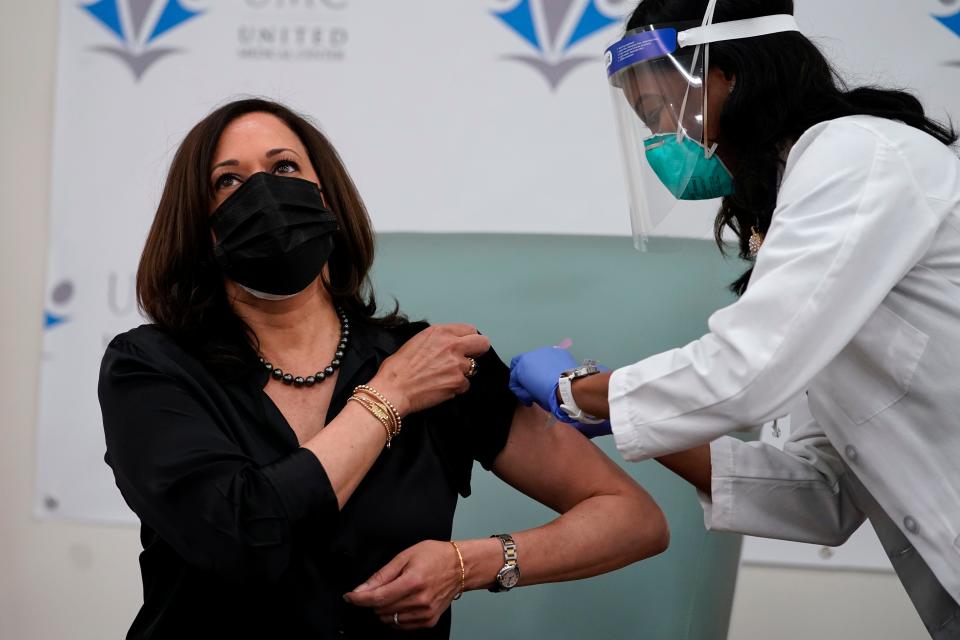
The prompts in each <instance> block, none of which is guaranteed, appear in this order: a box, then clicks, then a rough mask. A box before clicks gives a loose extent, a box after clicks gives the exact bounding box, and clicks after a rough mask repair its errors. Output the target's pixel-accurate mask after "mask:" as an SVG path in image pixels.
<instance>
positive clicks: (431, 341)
mask: <svg viewBox="0 0 960 640" xmlns="http://www.w3.org/2000/svg"><path fill="white" fill-rule="evenodd" d="M489 350H490V340H489V339H488V338H486V337H485V336H481V335H480V334H478V333H477V329H476V327H473V326H471V325H467V324H440V325H435V326H432V327H428V328H426V329H424V330H423V331H421V332H420V333H418V334H417V335H415V336H414V337H412V338H411V339H410V340H408V341H407V343H406V344H404V345H403V346H402V347H401V348H400V349H399V350H398V351H397V352H396V353H394V354H393V355H392V356H390V357H389V358H387V359H386V360H384V362H383V364H382V365H381V366H380V370H379V371H378V372H377V375H376V376H374V378H373V380H371V381H370V386H372V387H374V388H375V389H377V390H378V391H380V393H382V394H383V395H384V396H386V397H387V399H389V400H390V401H391V402H393V403H394V405H396V407H397V410H398V411H399V412H400V415H401V416H406V415H409V414H411V413H416V412H418V411H423V410H424V409H429V408H430V407H432V406H435V405H438V404H440V403H441V402H445V401H447V400H450V399H451V398H453V397H454V396H455V395H457V394H460V393H464V392H466V391H467V389H469V388H470V382H469V380H468V378H467V374H468V373H469V372H470V366H471V363H470V360H469V358H472V357H477V356H480V355H483V354H484V353H486V352H487V351H489Z"/></svg>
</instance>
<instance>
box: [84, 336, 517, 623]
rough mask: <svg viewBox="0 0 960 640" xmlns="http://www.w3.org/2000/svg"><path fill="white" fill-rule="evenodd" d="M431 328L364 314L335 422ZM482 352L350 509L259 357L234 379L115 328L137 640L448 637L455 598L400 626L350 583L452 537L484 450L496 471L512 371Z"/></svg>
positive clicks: (106, 364)
mask: <svg viewBox="0 0 960 640" xmlns="http://www.w3.org/2000/svg"><path fill="white" fill-rule="evenodd" d="M424 326H425V325H422V324H420V325H417V324H410V325H407V326H406V327H404V328H401V329H389V330H388V329H383V328H379V327H374V326H365V325H363V324H361V323H360V322H357V321H354V323H353V324H352V336H351V342H350V346H349V348H348V351H347V353H346V354H345V356H344V358H343V359H342V362H343V365H342V368H341V370H340V374H339V376H338V379H337V381H336V387H335V390H334V394H333V400H332V402H331V404H330V409H329V412H328V414H327V421H329V420H330V419H331V418H332V417H333V416H336V415H337V414H338V413H339V412H340V411H341V410H342V409H343V407H344V405H345V404H346V401H347V398H348V397H349V396H350V394H351V392H352V390H353V388H354V387H356V386H357V385H358V384H363V383H365V382H368V381H369V380H370V379H371V378H372V377H373V376H374V374H375V373H376V372H377V370H378V369H379V367H380V364H381V363H382V362H383V360H384V359H385V358H386V357H387V356H389V355H390V354H392V353H393V352H395V351H396V350H397V349H398V348H399V347H400V346H401V345H402V344H403V342H404V341H405V340H406V339H408V338H409V337H410V336H412V335H413V334H414V333H416V331H418V330H420V329H422V328H423V327H424ZM477 360H478V363H479V371H478V373H477V375H476V376H475V377H474V378H473V379H472V380H471V389H470V391H469V392H468V393H466V394H464V395H462V396H459V397H457V398H456V399H455V400H451V401H449V402H446V403H444V404H441V405H439V406H437V407H434V408H432V409H429V410H427V411H423V412H421V413H419V414H415V415H411V416H408V417H406V418H405V419H404V429H403V433H402V434H401V435H400V436H399V437H398V438H397V439H396V440H394V442H393V446H392V448H391V449H389V450H387V449H385V450H384V451H383V452H382V453H381V455H380V456H379V458H378V459H377V461H376V462H375V464H374V465H373V467H372V468H371V469H370V471H369V473H368V474H367V475H366V477H365V478H364V480H363V481H362V482H361V484H360V486H359V487H358V488H357V490H356V491H355V492H354V494H353V496H352V497H351V498H350V500H349V501H348V502H347V504H346V505H345V506H344V507H343V509H342V510H340V509H339V508H338V506H337V498H336V496H335V494H334V491H333V488H332V487H331V485H330V481H329V479H328V478H327V475H326V473H325V471H324V469H323V466H322V465H321V464H320V462H319V461H318V460H317V458H316V457H315V456H314V455H313V454H312V453H311V452H309V451H307V450H305V449H302V448H300V447H299V444H298V442H297V438H296V435H295V434H294V432H293V430H292V429H291V428H290V426H289V425H288V424H287V422H286V420H285V419H284V417H283V415H282V414H281V413H280V411H279V410H278V409H277V407H276V406H275V405H274V404H273V402H272V401H271V400H270V398H269V396H267V394H266V393H264V391H263V388H264V386H265V385H266V383H267V379H268V372H267V371H266V370H264V369H263V368H262V367H261V366H259V365H258V364H257V363H256V362H255V361H253V360H252V359H251V362H250V364H249V366H248V370H243V371H240V372H239V375H237V376H233V377H231V379H230V380H226V379H225V377H224V376H222V375H220V376H218V375H215V373H214V372H213V371H212V370H211V369H209V368H207V367H205V366H204V365H203V364H202V363H201V362H200V361H199V360H198V359H197V358H195V357H194V356H192V355H190V354H189V353H188V352H187V351H185V350H184V349H182V348H181V347H180V346H178V344H177V343H176V342H175V341H173V340H172V339H171V338H170V337H168V336H167V335H166V334H164V333H163V332H162V331H160V330H159V329H158V328H156V327H154V326H151V325H145V326H141V327H139V328H137V329H134V330H132V331H129V332H127V333H124V334H121V335H119V336H117V337H116V338H114V340H113V341H112V342H111V343H110V345H109V347H108V348H107V352H106V354H105V356H104V358H103V364H102V367H101V372H100V386H99V395H100V406H101V409H102V412H103V426H104V432H105V434H106V444H107V454H106V461H107V464H109V465H110V467H111V468H112V469H113V472H114V476H115V477H116V481H117V486H118V487H119V489H120V492H121V493H122V494H123V497H124V499H125V500H126V502H127V504H128V505H129V506H130V508H131V509H132V510H133V511H134V512H135V513H136V514H137V516H138V517H139V518H140V522H141V525H142V526H141V533H140V538H141V542H142V544H143V553H141V555H140V567H141V572H142V575H143V592H144V604H143V607H142V608H141V610H140V612H139V614H138V615H137V617H136V619H135V620H134V622H133V625H132V627H131V628H130V631H129V634H128V637H129V638H189V637H205V638H221V637H238V638H240V637H263V638H267V637H269V638H307V637H309V638H314V639H318V638H360V639H363V640H372V639H377V638H404V639H410V640H413V639H426V638H430V639H437V638H447V637H449V633H450V611H449V610H448V611H447V612H446V613H445V614H444V616H443V618H442V619H441V620H440V623H439V624H438V625H437V626H436V627H435V628H433V629H428V630H423V631H420V632H414V633H411V632H403V631H398V630H395V629H393V628H391V627H388V626H385V625H383V624H382V623H381V622H380V621H379V619H378V618H377V617H376V616H375V615H374V614H373V612H372V610H369V609H362V608H358V607H354V606H351V605H348V604H347V603H346V602H344V600H343V598H342V596H343V594H344V593H346V592H348V591H350V590H352V589H353V588H354V587H356V586H357V585H359V584H360V583H361V582H363V581H364V580H366V579H367V578H368V577H370V575H372V574H373V573H374V572H375V571H376V570H377V569H379V568H381V567H382V566H383V565H385V564H386V563H387V562H389V561H390V560H391V559H392V558H393V557H394V556H395V555H396V554H397V553H399V552H401V551H403V550H404V549H406V548H408V547H410V546H411V545H413V544H416V543H417V542H420V541H422V540H431V539H432V540H449V539H450V536H451V529H452V523H453V514H454V509H455V507H456V503H457V494H458V493H459V494H460V495H462V496H464V497H466V496H467V495H469V493H470V472H471V469H472V466H473V461H474V460H476V461H479V462H480V464H482V465H483V466H484V467H485V468H490V466H491V465H492V464H493V460H494V458H495V457H496V456H497V454H498V453H499V452H500V451H501V450H502V449H503V447H504V446H505V445H506V441H507V435H508V432H509V430H510V422H511V420H512V417H513V412H514V410H515V408H516V399H515V398H514V397H513V394H512V393H511V392H510V391H509V389H508V385H507V383H508V380H509V370H508V369H507V367H506V366H505V365H504V364H503V362H501V361H500V359H499V358H498V357H497V355H496V354H495V353H494V352H493V351H492V350H491V351H490V352H489V353H487V354H486V355H485V356H483V357H481V358H478V359H477ZM304 391H305V392H306V393H309V390H304ZM451 562H454V557H453V555H452V553H451Z"/></svg>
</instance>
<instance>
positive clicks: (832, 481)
mask: <svg viewBox="0 0 960 640" xmlns="http://www.w3.org/2000/svg"><path fill="white" fill-rule="evenodd" d="M710 461H711V464H712V478H711V494H710V495H707V494H705V493H702V492H701V493H699V494H698V497H699V499H700V504H701V506H702V507H703V516H704V525H705V526H706V527H707V529H711V530H714V531H730V532H735V533H743V534H747V535H753V536H759V537H764V538H776V539H780V540H795V541H799V542H808V543H812V544H822V545H828V546H838V545H841V544H843V543H844V542H846V540H847V539H848V538H849V537H850V536H851V535H852V534H853V532H854V531H856V530H857V529H858V528H859V527H860V525H861V524H863V521H864V518H865V516H864V514H863V513H862V512H861V511H860V510H859V509H858V508H857V507H856V506H855V504H854V501H853V499H852V497H851V496H850V495H848V494H847V493H846V492H845V491H844V490H843V483H842V482H841V478H842V476H843V474H844V473H845V472H846V470H845V467H844V465H843V462H842V461H841V459H840V456H839V455H838V454H837V452H836V451H835V450H834V449H833V447H832V446H831V445H830V443H829V441H828V440H827V437H826V436H825V435H824V434H823V432H822V431H821V430H820V428H819V426H818V425H817V424H816V423H815V422H809V423H807V424H806V425H804V426H802V427H801V428H800V429H798V430H797V431H796V432H795V433H794V434H792V435H791V437H790V440H789V441H788V442H787V443H786V445H785V446H784V449H783V451H781V450H779V449H777V448H776V447H774V446H771V445H769V444H764V443H760V442H749V443H748V442H742V441H740V440H737V439H736V438H731V437H724V438H720V439H719V440H717V441H715V442H713V443H712V444H711V445H710Z"/></svg>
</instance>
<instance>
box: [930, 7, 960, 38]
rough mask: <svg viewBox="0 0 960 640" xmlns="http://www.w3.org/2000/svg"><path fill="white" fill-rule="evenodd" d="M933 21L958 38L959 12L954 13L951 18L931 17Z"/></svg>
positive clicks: (959, 34) (959, 28) (959, 32)
mask: <svg viewBox="0 0 960 640" xmlns="http://www.w3.org/2000/svg"><path fill="white" fill-rule="evenodd" d="M933 17H934V19H935V20H936V21H937V22H939V23H940V24H942V25H943V26H945V27H946V28H947V29H950V31H953V33H954V35H956V36H958V37H960V11H958V12H956V13H955V14H953V15H952V16H945V17H944V16H933Z"/></svg>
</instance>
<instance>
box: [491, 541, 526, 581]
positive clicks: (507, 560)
mask: <svg viewBox="0 0 960 640" xmlns="http://www.w3.org/2000/svg"><path fill="white" fill-rule="evenodd" d="M490 537H491V538H497V539H498V540H499V541H500V544H502V545H503V567H502V568H501V569H500V572H499V573H497V579H496V580H494V581H493V586H492V587H490V591H492V592H493V593H502V592H504V591H510V589H513V588H514V587H515V586H517V583H518V582H520V563H519V559H518V556H517V543H516V542H514V541H513V537H512V536H511V535H509V534H507V533H501V534H498V535H495V536H490Z"/></svg>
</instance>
